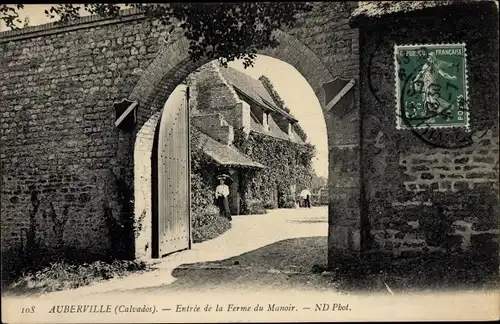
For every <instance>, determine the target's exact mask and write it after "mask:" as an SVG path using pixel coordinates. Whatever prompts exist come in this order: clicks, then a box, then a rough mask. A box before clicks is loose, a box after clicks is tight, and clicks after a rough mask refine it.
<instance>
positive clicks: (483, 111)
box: [360, 3, 499, 256]
mask: <svg viewBox="0 0 500 324" xmlns="http://www.w3.org/2000/svg"><path fill="white" fill-rule="evenodd" d="M479 14H481V15H482V19H481V20H479V19H477V17H478V15H479ZM497 14H498V12H497V9H496V8H495V5H494V4H493V3H479V4H468V5H456V6H450V7H445V8H432V9H426V10H421V11H418V12H415V13H412V14H399V15H397V14H393V15H390V16H386V17H382V18H380V19H371V20H368V19H365V20H363V21H361V22H360V24H361V25H360V26H362V27H361V29H360V35H361V36H360V37H361V38H360V44H361V53H362V54H361V58H360V60H361V76H362V79H361V88H362V95H361V104H362V114H363V119H362V138H363V147H362V170H363V171H362V172H363V183H364V206H363V208H364V212H365V213H366V215H367V216H368V220H369V226H370V228H371V236H370V237H369V242H368V243H369V245H368V248H372V249H382V250H384V251H387V252H390V253H394V254H397V255H399V254H404V253H410V252H416V253H421V252H422V251H432V250H439V251H448V252H452V251H457V252H466V251H472V252H473V253H487V254H488V255H490V256H492V255H493V256H497V255H498V225H499V208H498V203H499V200H498V73H497V72H496V71H498V38H497V37H498V17H497ZM430 26H432V28H431V27H430ZM436 43H465V44H466V50H467V53H468V54H467V65H468V87H469V91H468V93H469V97H470V101H469V104H468V108H469V116H470V127H471V129H470V131H466V130H464V129H452V130H445V129H439V130H435V131H433V132H434V133H433V135H432V136H434V138H435V140H433V142H434V143H435V144H434V145H432V144H430V143H428V142H424V141H422V140H421V139H420V138H419V137H418V136H417V135H418V134H420V133H418V134H416V133H415V132H419V131H412V130H397V129H396V120H395V118H396V108H395V81H394V80H395V75H394V73H395V72H394V45H396V44H397V45H405V44H436ZM485 67H487V68H485Z"/></svg>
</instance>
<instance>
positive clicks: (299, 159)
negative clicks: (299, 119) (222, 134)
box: [233, 129, 315, 207]
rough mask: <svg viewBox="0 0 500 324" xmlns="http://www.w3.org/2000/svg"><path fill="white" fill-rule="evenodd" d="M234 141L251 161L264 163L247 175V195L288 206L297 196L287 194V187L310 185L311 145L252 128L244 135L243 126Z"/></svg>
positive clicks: (311, 171) (312, 148)
mask: <svg viewBox="0 0 500 324" xmlns="http://www.w3.org/2000/svg"><path fill="white" fill-rule="evenodd" d="M233 144H234V145H235V146H236V147H237V148H238V149H239V150H240V151H241V152H242V153H244V154H246V155H248V156H249V157H250V158H251V159H253V160H254V161H257V162H259V163H261V164H263V165H265V166H267V168H265V169H263V170H261V171H259V172H258V173H257V174H256V175H255V176H253V177H247V179H246V180H247V182H248V183H247V186H246V187H247V188H246V189H247V197H249V198H252V199H260V200H262V201H263V203H264V204H269V203H273V202H269V199H273V200H274V201H275V202H276V203H278V200H279V207H291V206H290V204H291V202H294V201H295V199H296V197H291V196H290V187H291V186H292V185H296V186H297V190H299V189H300V188H303V187H310V186H311V181H312V176H313V174H314V172H313V170H312V159H313V157H314V155H315V147H314V146H313V145H311V144H298V143H293V142H290V141H286V140H282V139H278V138H275V137H271V136H268V135H265V134H260V133H257V132H253V131H251V132H250V133H249V134H248V135H247V134H246V133H245V132H244V131H243V129H237V130H235V132H234V142H233ZM270 197H272V198H270ZM284 205H286V206H284Z"/></svg>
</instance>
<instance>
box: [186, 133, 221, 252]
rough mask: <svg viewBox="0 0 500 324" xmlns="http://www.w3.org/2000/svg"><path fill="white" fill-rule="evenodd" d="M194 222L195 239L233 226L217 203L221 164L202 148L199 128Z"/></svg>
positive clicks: (194, 144) (194, 148)
mask: <svg viewBox="0 0 500 324" xmlns="http://www.w3.org/2000/svg"><path fill="white" fill-rule="evenodd" d="M190 135H191V211H192V213H191V225H192V234H193V242H194V243H199V242H203V241H206V240H210V239H213V238H215V237H217V236H219V235H220V234H222V233H224V232H225V231H227V230H228V229H229V228H231V222H230V221H229V220H228V219H227V218H225V217H221V216H220V215H219V208H217V206H215V205H214V200H215V198H214V189H215V186H216V183H215V179H216V175H217V168H216V167H215V165H214V164H213V163H211V160H210V159H209V157H208V156H206V154H205V153H204V152H203V150H202V149H200V148H199V146H198V144H199V132H198V131H196V130H195V128H194V127H192V128H191V134H190Z"/></svg>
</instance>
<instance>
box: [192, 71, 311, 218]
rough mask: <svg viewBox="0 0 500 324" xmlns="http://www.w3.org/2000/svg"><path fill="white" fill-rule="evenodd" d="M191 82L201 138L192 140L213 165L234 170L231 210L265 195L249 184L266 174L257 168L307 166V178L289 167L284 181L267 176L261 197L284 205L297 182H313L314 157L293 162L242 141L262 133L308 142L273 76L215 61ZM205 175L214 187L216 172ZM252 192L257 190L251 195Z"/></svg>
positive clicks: (288, 142)
mask: <svg viewBox="0 0 500 324" xmlns="http://www.w3.org/2000/svg"><path fill="white" fill-rule="evenodd" d="M187 84H188V85H189V89H190V92H189V93H190V111H191V119H190V120H191V127H192V128H193V132H194V133H197V134H196V135H197V136H195V138H197V140H195V141H193V142H192V143H193V144H194V145H196V147H197V148H200V149H201V150H202V151H203V152H204V153H205V154H206V155H207V156H208V157H210V158H211V161H212V162H213V165H212V167H211V169H210V171H212V172H213V173H227V174H229V175H230V176H231V179H232V181H231V184H230V195H229V203H230V209H231V212H232V214H233V215H239V214H240V213H248V212H249V211H248V210H244V209H245V208H244V207H245V206H247V205H248V204H247V201H248V200H250V199H252V198H260V197H262V198H263V197H264V195H263V192H259V190H260V189H259V188H254V190H253V192H252V189H251V188H248V187H249V186H250V185H251V183H252V182H255V183H257V182H260V180H259V179H262V177H263V174H262V173H261V172H258V171H259V170H263V169H268V170H267V172H268V173H270V174H271V175H273V174H276V173H277V171H276V169H277V168H279V167H281V166H282V165H283V163H287V164H288V163H292V164H291V165H290V167H292V168H293V167H296V168H300V167H302V168H304V169H305V173H306V175H307V179H306V180H304V179H302V177H300V175H299V176H294V175H293V174H292V173H290V174H287V175H283V181H281V182H277V181H275V182H273V181H271V182H267V183H266V189H267V190H266V195H265V197H266V200H265V202H262V203H263V204H264V203H266V204H267V205H269V206H274V207H285V206H284V205H285V203H284V200H283V199H280V198H281V197H282V196H283V195H286V196H287V197H289V198H288V200H289V201H294V200H295V198H294V197H295V191H296V187H297V185H299V186H301V185H302V186H304V185H308V184H309V183H308V182H309V181H310V180H309V179H310V177H309V176H310V174H311V172H312V171H311V169H310V163H311V160H310V159H309V160H306V161H297V160H296V161H295V163H296V164H298V165H296V166H294V165H293V162H292V161H291V159H287V161H283V160H282V158H281V156H280V155H275V154H271V152H270V150H267V152H269V154H262V155H257V154H255V153H254V152H252V150H251V149H250V150H245V148H244V147H243V145H241V143H238V140H240V141H242V140H243V141H245V140H247V139H248V137H255V136H264V137H266V138H267V139H268V140H269V141H271V142H273V143H279V145H280V146H288V147H290V148H295V149H296V148H297V147H303V148H305V147H306V145H305V144H306V142H305V141H306V139H307V136H306V134H305V133H304V131H303V130H302V128H301V126H300V124H299V122H298V120H297V119H295V118H294V117H293V116H292V115H291V114H290V111H289V110H288V108H287V107H286V105H285V103H284V101H283V99H282V98H281V97H280V96H279V94H278V93H277V92H276V91H275V90H274V87H273V85H272V83H271V81H270V80H269V79H268V78H267V77H265V76H262V77H260V78H259V79H258V80H257V79H254V78H252V77H250V76H249V75H247V74H245V73H243V72H240V71H238V70H236V69H234V68H231V67H221V66H219V64H218V63H217V62H215V61H214V62H211V63H209V64H206V65H205V66H202V67H201V68H200V69H198V70H197V71H195V72H193V73H192V74H191V75H190V76H189V77H188V78H187ZM239 144H240V145H239ZM263 149H264V150H266V148H263ZM245 153H247V154H248V155H247V154H245ZM250 156H253V158H250ZM311 158H312V156H311ZM193 169H194V170H193V172H203V173H206V172H207V168H204V169H203V170H199V171H198V170H195V168H193ZM255 171H257V172H255ZM207 180H209V181H210V180H211V182H209V183H205V185H204V186H203V188H204V190H213V188H215V186H216V183H215V176H212V178H211V179H210V178H209V179H207ZM249 192H251V193H253V194H252V195H248V194H247V193H249ZM195 194H196V193H195ZM242 206H243V208H242ZM193 207H194V208H196V206H193Z"/></svg>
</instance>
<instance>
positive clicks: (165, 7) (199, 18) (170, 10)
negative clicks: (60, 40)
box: [0, 2, 312, 67]
mask: <svg viewBox="0 0 500 324" xmlns="http://www.w3.org/2000/svg"><path fill="white" fill-rule="evenodd" d="M124 8H137V9H139V10H140V11H141V12H143V13H144V14H145V15H146V17H148V18H150V19H155V20H158V21H159V22H160V23H161V24H163V25H165V26H167V27H168V28H169V30H170V32H172V31H173V30H174V29H175V28H176V27H178V28H181V29H182V31H183V32H184V35H185V36H186V38H187V39H188V41H189V55H190V57H191V59H192V60H194V61H196V60H199V59H200V58H202V57H209V58H218V59H219V61H220V62H221V63H222V64H223V65H224V66H225V65H226V64H227V62H230V61H233V60H236V59H243V60H244V65H245V67H247V66H253V62H254V60H255V58H256V53H257V50H259V49H264V48H267V47H276V46H277V45H278V42H277V40H276V39H275V37H274V36H273V31H275V30H277V29H279V28H283V27H290V26H292V25H293V23H294V22H295V21H296V19H297V17H298V14H301V13H304V12H309V11H310V10H311V9H312V6H311V5H310V4H309V3H306V2H300V3H299V2H298V3H294V2H288V3H286V2H285V3H283V2H262V3H261V2H241V3H210V4H207V3H160V4H158V3H156V4H144V3H128V4H120V5H118V4H109V3H108V4H99V3H89V4H85V5H83V6H81V5H78V4H57V5H53V6H51V7H50V9H47V10H45V14H46V15H47V17H49V18H51V19H54V18H57V17H59V19H60V20H59V22H61V23H63V24H65V23H68V22H70V21H72V20H75V19H76V18H78V17H79V16H80V12H81V10H83V11H84V12H88V13H90V14H97V15H100V16H102V17H107V18H114V17H118V16H119V15H120V14H121V12H120V9H124ZM21 9H23V5H17V7H13V6H7V5H1V6H0V13H1V15H0V19H1V20H3V21H4V22H5V23H6V25H7V27H10V28H16V27H17V25H16V23H21V20H20V19H19V14H18V11H19V10H21ZM214 22H216V23H214Z"/></svg>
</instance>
